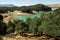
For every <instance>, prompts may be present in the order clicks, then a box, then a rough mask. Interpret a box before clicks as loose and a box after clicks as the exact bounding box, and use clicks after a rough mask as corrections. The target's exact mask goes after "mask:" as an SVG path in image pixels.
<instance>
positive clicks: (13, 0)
mask: <svg viewBox="0 0 60 40" xmlns="http://www.w3.org/2000/svg"><path fill="white" fill-rule="evenodd" d="M0 4H14V5H18V6H25V5H33V4H60V0H0Z"/></svg>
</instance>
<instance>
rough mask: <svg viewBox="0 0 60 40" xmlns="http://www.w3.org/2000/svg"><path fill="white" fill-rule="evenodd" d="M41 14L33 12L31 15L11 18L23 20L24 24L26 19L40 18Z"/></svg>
mask: <svg viewBox="0 0 60 40" xmlns="http://www.w3.org/2000/svg"><path fill="white" fill-rule="evenodd" d="M40 16H41V13H40V12H35V13H34V14H33V15H25V16H20V15H13V17H15V18H18V19H20V20H23V21H24V22H25V21H26V20H27V19H28V18H34V17H38V18H40Z"/></svg>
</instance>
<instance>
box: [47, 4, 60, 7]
mask: <svg viewBox="0 0 60 40" xmlns="http://www.w3.org/2000/svg"><path fill="white" fill-rule="evenodd" d="M47 6H48V7H52V8H60V4H50V5H47Z"/></svg>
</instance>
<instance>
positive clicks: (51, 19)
mask: <svg viewBox="0 0 60 40" xmlns="http://www.w3.org/2000/svg"><path fill="white" fill-rule="evenodd" d="M39 7H40V6H39ZM33 8H34V7H33ZM42 8H43V7H42ZM18 9H19V8H18ZM23 9H25V8H24V7H23ZM23 9H22V10H23ZM27 9H28V8H27ZM34 10H35V9H34ZM36 10H38V11H40V9H38V8H37V9H36ZM46 10H47V9H45V11H46ZM4 11H6V10H4ZM25 11H26V10H25ZM25 11H24V12H25ZM42 11H43V10H42ZM47 11H48V10H47ZM49 11H50V10H49ZM27 12H28V11H27ZM15 31H17V32H18V33H19V34H20V35H21V36H26V34H25V33H32V34H34V36H35V37H38V36H42V35H45V36H48V37H53V38H56V39H57V38H60V8H59V9H56V10H54V11H53V12H49V13H42V14H41V17H40V18H37V17H35V18H33V19H31V18H28V19H27V20H26V21H25V22H23V20H18V21H14V22H11V21H9V22H8V23H4V22H3V16H2V15H0V35H6V34H11V33H14V32H15Z"/></svg>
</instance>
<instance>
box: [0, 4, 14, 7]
mask: <svg viewBox="0 0 60 40" xmlns="http://www.w3.org/2000/svg"><path fill="white" fill-rule="evenodd" d="M14 6H15V5H13V4H0V7H14Z"/></svg>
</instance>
